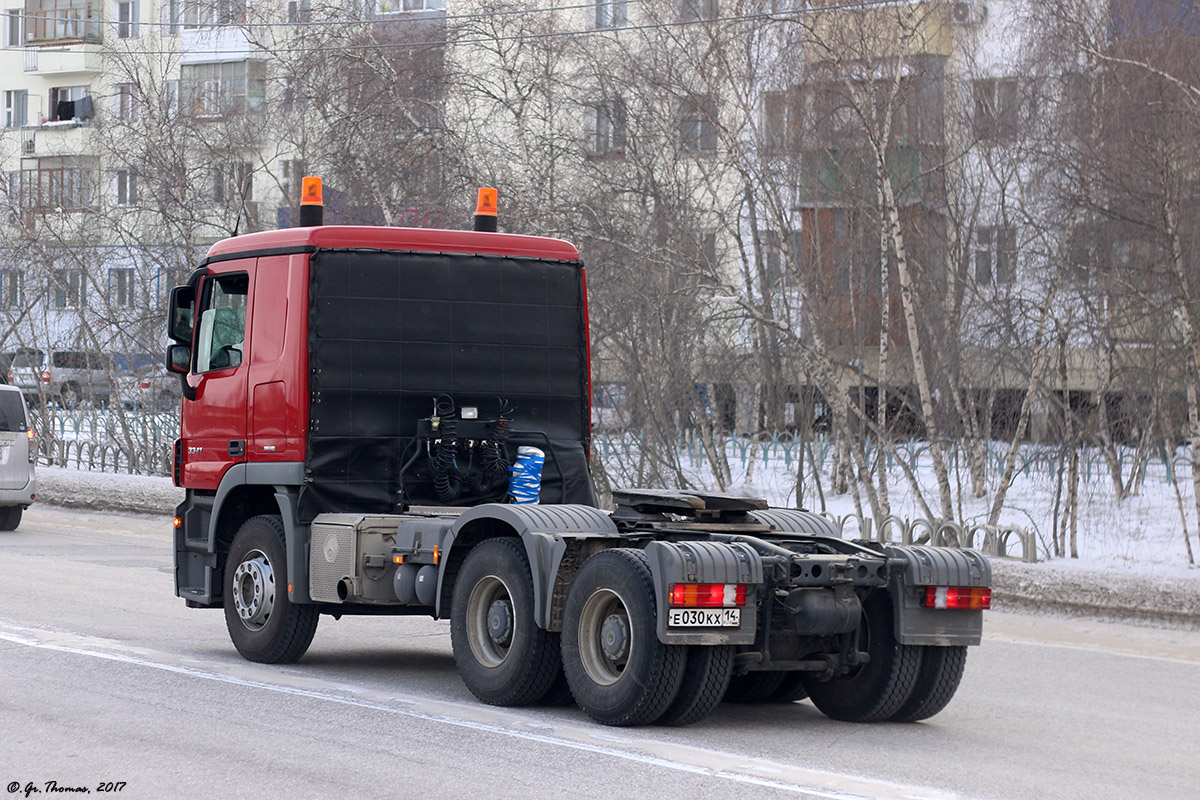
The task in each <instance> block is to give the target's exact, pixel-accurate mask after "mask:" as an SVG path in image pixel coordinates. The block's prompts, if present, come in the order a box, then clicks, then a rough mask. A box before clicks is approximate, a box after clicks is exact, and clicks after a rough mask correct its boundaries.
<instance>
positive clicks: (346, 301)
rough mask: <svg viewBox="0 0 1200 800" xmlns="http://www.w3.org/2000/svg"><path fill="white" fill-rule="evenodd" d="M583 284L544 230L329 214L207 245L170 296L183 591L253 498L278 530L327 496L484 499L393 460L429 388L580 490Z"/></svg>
mask: <svg viewBox="0 0 1200 800" xmlns="http://www.w3.org/2000/svg"><path fill="white" fill-rule="evenodd" d="M584 296H585V294H584V285H583V270H582V265H581V264H580V262H579V253H578V251H577V250H576V249H575V248H574V246H572V245H571V244H569V243H567V242H564V241H560V240H556V239H547V238H542V237H534V236H520V235H511V234H501V233H489V232H476V231H457V230H433V229H414V228H381V227H358V226H336V225H330V226H318V227H306V228H293V229H285V230H277V231H267V232H262V233H253V234H248V235H245V236H239V237H235V238H232V239H226V240H224V241H221V242H218V243H217V244H215V245H213V246H212V248H211V249H210V250H209V252H208V256H207V258H205V260H204V261H203V262H202V264H201V265H200V267H199V268H198V269H197V270H196V271H195V272H194V273H193V274H192V276H191V278H190V280H189V282H188V284H187V285H186V286H181V287H176V289H175V290H174V291H173V292H172V298H171V308H170V314H169V317H170V320H171V323H170V325H169V328H170V331H169V335H170V337H171V339H172V340H173V341H174V342H175V344H174V345H172V347H171V349H170V352H169V354H168V365H169V369H171V370H172V371H174V372H176V373H178V374H179V375H180V376H181V380H182V382H183V397H184V399H183V409H182V417H181V428H180V438H179V440H178V441H177V443H176V447H175V464H174V476H175V481H176V483H177V485H179V486H182V487H184V488H185V489H187V500H186V501H185V502H184V503H183V504H182V505H181V506H180V508H179V509H178V515H177V516H178V518H179V520H180V522H179V531H178V535H177V544H178V547H179V549H180V553H179V556H180V557H179V559H178V561H179V563H180V564H181V565H182V566H177V570H176V577H177V590H178V592H179V593H180V595H181V596H183V597H185V598H186V599H188V600H189V601H190V602H192V603H194V604H199V605H210V606H212V605H219V604H220V602H221V598H220V577H221V570H222V565H221V562H220V552H221V550H222V548H223V547H224V545H223V542H227V540H229V539H230V538H231V537H232V536H233V534H234V533H235V532H236V526H237V524H238V523H239V522H240V521H241V520H244V519H246V518H247V517H248V516H250V515H252V513H270V514H281V515H282V517H283V519H284V521H285V525H287V526H288V529H289V531H292V529H293V528H295V527H296V526H297V525H301V526H302V525H303V524H306V523H307V522H308V521H310V520H311V519H312V518H313V517H315V516H316V515H317V514H318V513H322V512H326V511H336V512H362V513H387V512H394V511H396V510H397V509H398V508H401V507H403V506H405V505H408V504H412V503H420V502H424V503H428V504H441V505H469V504H472V503H475V502H486V501H487V499H488V498H487V497H486V495H487V492H482V493H480V492H476V493H475V494H474V495H472V494H471V493H470V492H468V491H466V490H462V491H461V493H460V494H459V495H455V496H453V497H451V496H449V493H448V492H446V491H442V492H440V493H434V492H433V488H434V487H433V486H432V480H433V478H432V477H431V476H430V475H429V474H428V473H421V472H420V468H421V464H422V463H423V459H424V455H421V457H420V458H419V459H418V460H417V461H415V462H413V464H411V465H408V466H406V464H405V462H406V461H408V460H409V459H411V458H413V457H414V456H415V455H416V453H415V451H419V450H420V449H421V448H422V447H424V446H426V445H423V444H421V443H420V442H419V441H418V440H419V439H420V437H421V435H422V434H421V430H424V429H423V428H421V424H422V423H421V422H420V420H422V419H424V418H428V417H431V416H434V417H436V412H435V411H434V408H435V406H436V404H437V403H438V402H439V398H440V397H445V398H447V399H449V400H450V401H451V402H452V403H453V405H454V410H455V412H457V409H458V408H460V407H462V406H466V407H468V408H470V409H474V413H475V414H477V415H480V418H481V419H484V420H488V419H495V418H497V416H503V415H505V414H507V415H508V416H507V417H506V423H505V424H506V425H507V426H508V427H511V428H512V429H514V430H524V431H526V432H527V433H528V434H530V435H532V436H534V439H535V441H530V442H522V443H532V444H540V443H541V441H542V440H547V441H549V440H554V443H555V444H554V446H552V447H551V448H550V449H552V450H556V451H558V452H559V453H560V455H559V456H558V457H557V459H554V458H553V457H552V460H553V462H554V463H553V468H552V469H551V471H550V472H551V475H550V478H551V479H552V480H553V478H554V477H555V476H558V477H559V479H560V483H561V484H562V485H561V486H560V491H559V495H560V498H561V500H562V501H570V502H593V493H592V490H591V484H590V478H588V477H587V467H586V457H587V455H586V454H587V449H588V437H589V434H590V430H589V427H590V423H589V415H590V408H589V397H588V393H589V386H588V383H589V376H588V352H587V320H586V306H585V300H584ZM442 402H445V401H444V400H443V401H442ZM498 404H499V405H498ZM511 409H515V411H511ZM467 424H468V423H466V422H461V423H460V425H467ZM425 428H428V423H426V424H425ZM428 438H429V437H428V436H426V440H428ZM518 438H519V437H518ZM516 441H517V440H516V439H514V440H513V445H514V446H515V444H516ZM568 451H569V452H568ZM510 458H511V456H510ZM406 470H407V471H406ZM414 473H415V474H414ZM464 479H465V478H464ZM469 479H470V480H474V481H476V482H478V480H479V479H478V478H477V477H476V476H469ZM437 488H438V489H442V488H443V487H441V486H440V485H439V486H438V487H437ZM398 495H399V497H398ZM493 499H494V498H493ZM297 530H299V529H298V528H297ZM299 535H300V534H298V533H290V534H289V536H299ZM289 552H290V553H303V547H296V548H289ZM298 558H299V557H298V556H297V559H298ZM293 566H294V569H293V572H292V574H293V575H296V576H299V575H302V574H303V565H302V564H300V563H299V561H297V563H295V564H294V565H293ZM292 595H293V598H294V599H299V600H301V601H303V600H304V599H306V591H305V588H304V585H303V584H302V583H301V582H300V581H294V582H293V587H292Z"/></svg>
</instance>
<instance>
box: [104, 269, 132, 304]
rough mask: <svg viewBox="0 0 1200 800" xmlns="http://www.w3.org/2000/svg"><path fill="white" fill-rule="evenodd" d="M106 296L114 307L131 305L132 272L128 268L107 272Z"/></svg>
mask: <svg viewBox="0 0 1200 800" xmlns="http://www.w3.org/2000/svg"><path fill="white" fill-rule="evenodd" d="M108 296H109V299H110V300H111V301H112V304H113V305H115V306H131V305H133V270H132V269H129V268H128V267H124V268H121V269H110V270H109V271H108Z"/></svg>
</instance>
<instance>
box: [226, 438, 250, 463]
mask: <svg viewBox="0 0 1200 800" xmlns="http://www.w3.org/2000/svg"><path fill="white" fill-rule="evenodd" d="M229 455H231V456H233V457H234V458H241V457H242V456H244V455H246V440H245V439H230V440H229Z"/></svg>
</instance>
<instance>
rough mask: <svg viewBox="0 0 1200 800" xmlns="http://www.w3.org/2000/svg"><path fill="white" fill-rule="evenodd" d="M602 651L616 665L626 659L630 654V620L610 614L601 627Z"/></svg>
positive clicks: (619, 615)
mask: <svg viewBox="0 0 1200 800" xmlns="http://www.w3.org/2000/svg"><path fill="white" fill-rule="evenodd" d="M600 649H601V650H602V651H603V652H604V655H605V656H606V657H607V658H608V660H609V661H612V662H614V663H616V662H620V661H621V659H623V658H625V656H626V655H628V654H629V620H627V619H625V617H624V616H622V615H621V614H610V615H609V616H608V618H607V619H605V620H604V624H603V625H602V626H601V627H600Z"/></svg>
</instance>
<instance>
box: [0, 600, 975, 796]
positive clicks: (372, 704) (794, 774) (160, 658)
mask: <svg viewBox="0 0 1200 800" xmlns="http://www.w3.org/2000/svg"><path fill="white" fill-rule="evenodd" d="M0 641H7V642H11V643H13V644H18V645H23V646H26V647H34V648H37V649H42V650H50V651H55V652H62V653H70V654H73V655H81V656H88V657H91V658H97V659H101V660H106V661H112V662H117V663H121V664H129V665H133V666H139V667H146V668H150V669H157V670H162V671H164V672H171V673H175V674H178V675H183V676H186V677H191V678H199V679H202V680H210V681H217V682H220V683H227V684H231V685H234V686H240V687H244V688H250V689H261V690H265V691H269V692H277V693H280V694H287V695H292V696H297V697H304V698H308V699H312V700H318V701H324V702H329V703H336V704H340V705H347V706H355V707H358V708H364V709H368V710H372V711H381V712H384V713H388V714H395V715H399V716H403V717H410V718H413V719H419V720H422V721H426V722H433V723H440V724H443V725H451V726H454V727H459V728H467V729H470V730H475V731H480V732H483V733H493V734H499V735H502V736H508V737H511V738H515V739H521V740H524V741H529V742H536V743H539V744H546V745H551V746H554V747H562V748H567V749H572V750H581V751H585V752H589V753H594V754H597V755H602V756H608V757H611V758H618V759H622V760H625V761H632V762H635V763H639V764H644V765H647V766H652V767H660V768H663V769H669V770H674V771H677V772H686V773H690V774H695V775H707V776H710V777H714V778H719V779H722V780H727V781H731V782H734V783H740V784H746V785H749V786H759V787H763V788H771V789H777V790H780V791H787V792H791V793H794V794H797V795H802V796H808V797H819V798H825V799H826V800H871V799H872V798H874V799H876V800H885V799H891V798H895V799H896V800H901V799H903V800H908V799H909V798H913V799H914V800H951V798H957V797H958V795H956V794H953V793H951V792H946V791H943V790H939V789H934V788H931V787H917V786H911V785H905V784H900V783H893V782H889V781H881V780H877V779H872V778H865V777H860V776H857V775H851V774H848V773H838V772H829V771H824V770H815V769H809V768H805V767H797V766H792V765H788V764H781V763H777V762H770V761H766V760H764V759H754V758H746V757H745V756H744V755H737V754H734V753H728V752H722V751H716V750H706V749H703V748H697V747H690V746H686V745H673V744H671V743H667V742H661V741H649V740H648V741H646V742H645V743H644V744H645V745H650V746H653V747H654V748H655V749H657V750H667V751H673V752H675V753H676V754H677V755H678V756H679V757H678V758H670V757H664V756H658V755H652V754H650V753H646V752H633V751H630V750H623V749H618V748H616V747H607V746H604V745H599V744H594V743H592V742H589V741H584V740H583V739H584V738H585V737H586V738H591V739H606V740H612V741H619V742H627V743H628V744H629V745H630V746H631V747H640V746H643V745H642V744H641V743H639V742H638V741H637V740H635V739H628V738H622V737H618V736H611V735H606V734H600V733H597V732H596V731H593V730H588V729H583V728H579V729H575V730H573V729H571V728H570V727H569V726H551V725H545V724H544V723H540V722H526V721H524V720H520V719H514V718H513V716H514V715H513V714H512V712H509V711H504V712H500V711H497V710H496V709H494V708H492V707H489V706H473V705H472V706H468V705H466V704H459V703H454V702H451V701H440V700H427V699H411V698H404V697H402V696H395V695H393V694H392V693H384V692H379V691H376V690H364V689H362V688H361V687H350V686H343V687H339V688H340V689H341V690H342V691H346V692H349V693H352V694H359V695H382V696H383V698H384V700H383V701H379V700H372V699H369V698H368V697H347V696H344V695H341V694H336V693H334V692H332V691H329V690H328V689H325V690H320V689H310V688H304V687H303V686H289V685H285V684H282V683H273V682H269V681H268V680H267V679H268V678H269V679H271V680H279V679H281V678H283V679H292V680H296V676H294V675H289V674H287V673H279V672H276V671H274V670H272V669H270V668H267V667H260V666H258V665H253V664H250V665H241V664H239V665H237V667H236V669H237V670H238V671H242V672H246V673H249V674H251V675H254V677H239V676H238V675H233V674H228V673H226V672H221V671H220V670H222V669H229V666H230V665H227V664H221V663H217V662H208V661H203V660H200V659H196V658H193V657H176V656H172V655H171V654H167V653H161V652H155V651H149V650H142V649H138V648H133V647H129V646H126V645H122V644H120V643H119V642H114V641H110V640H105V639H100V638H97V637H91V636H85V635H78V634H72V633H68V632H65V631H52V630H44V629H36V628H26V627H22V626H15V625H11V624H5V623H3V622H0ZM164 659H165V660H164ZM171 659H174V660H175V661H176V662H177V663H170V660H171ZM183 662H187V663H183ZM191 664H195V665H203V667H201V666H191ZM300 682H303V683H312V684H326V685H327V682H326V681H320V680H316V679H300ZM396 703H402V704H404V705H406V706H410V707H407V708H405V707H397V705H395V704H396ZM421 707H428V708H430V709H431V710H429V711H423V710H421ZM455 713H457V714H461V715H463V716H456V715H454V714H455ZM471 716H473V717H476V718H475V719H470V718H468V717H471ZM486 717H491V718H492V719H490V720H489V719H486ZM513 724H520V725H523V726H525V727H527V728H534V727H539V728H549V729H551V730H556V731H557V733H556V734H550V733H536V732H534V731H533V730H520V729H516V728H514V727H512V725H513ZM569 734H574V735H575V736H577V737H579V738H571V736H570V735H569ZM722 762H723V763H724V766H722ZM706 764H707V766H706ZM738 770H754V771H759V772H771V773H775V774H778V775H779V777H777V778H766V777H759V776H757V775H751V774H746V773H745V772H741V771H738Z"/></svg>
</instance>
